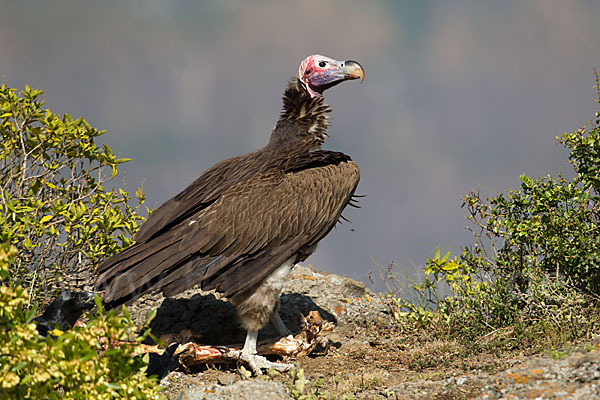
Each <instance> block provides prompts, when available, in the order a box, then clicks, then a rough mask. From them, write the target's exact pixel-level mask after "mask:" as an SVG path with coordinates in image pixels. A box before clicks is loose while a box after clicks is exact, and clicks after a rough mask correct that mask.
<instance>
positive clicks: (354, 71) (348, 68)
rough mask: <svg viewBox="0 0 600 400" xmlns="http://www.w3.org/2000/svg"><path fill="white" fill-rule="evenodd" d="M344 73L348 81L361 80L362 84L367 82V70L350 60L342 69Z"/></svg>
mask: <svg viewBox="0 0 600 400" xmlns="http://www.w3.org/2000/svg"><path fill="white" fill-rule="evenodd" d="M342 72H343V73H344V77H345V78H346V79H358V78H360V83H362V82H363V81H364V80H365V70H364V69H363V67H362V66H361V65H360V64H359V63H357V62H356V61H354V60H348V61H345V62H344V66H343V68H342Z"/></svg>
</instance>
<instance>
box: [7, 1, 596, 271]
mask: <svg viewBox="0 0 600 400" xmlns="http://www.w3.org/2000/svg"><path fill="white" fill-rule="evenodd" d="M599 16H600V2H599V1H596V0H589V1H583V0H581V1H575V0H573V1H568V2H566V1H561V0H512V1H502V2H500V1H492V0H488V1H483V0H471V1H469V0H464V1H444V0H438V1H425V0H421V1H408V0H407V1H368V2H367V1H358V0H357V1H349V0H343V1H342V0H340V1H328V0H318V1H317V0H312V1H304V2H297V1H295V2H291V1H289V2H285V1H278V0H264V1H260V0H256V1H245V2H241V1H240V2H237V1H217V0H214V1H192V0H187V1H175V0H171V1H167V0H153V1H142V0H137V1H117V0H113V1H102V2H99V1H96V2H94V1H81V0H70V1H66V0H64V1H63V0H60V1H43V0H35V1H34V0H23V1H10V0H0V78H1V79H2V80H3V81H4V82H5V83H6V84H7V85H9V86H11V87H17V88H19V89H22V88H24V86H25V84H29V85H30V86H32V87H35V88H37V89H43V90H44V91H45V92H46V99H47V103H46V106H48V107H49V108H51V109H52V110H53V111H54V112H56V113H59V114H62V113H69V114H71V115H72V116H74V117H84V118H86V119H87V120H88V121H89V122H90V123H91V124H92V125H93V126H94V127H96V128H97V129H105V130H107V131H108V132H107V133H106V135H104V136H103V137H102V138H101V141H104V142H105V143H107V144H108V145H110V146H111V147H112V148H113V150H114V151H115V152H119V153H121V154H122V156H124V157H130V158H133V161H131V162H130V163H128V164H125V165H124V166H123V167H122V170H124V171H125V172H126V181H127V183H128V188H129V189H130V191H133V190H134V189H135V187H137V186H138V185H139V184H140V183H141V182H142V180H144V190H145V192H146V193H147V194H148V197H147V200H148V201H147V205H148V206H150V207H151V208H154V207H156V206H158V205H160V204H161V203H162V202H164V201H165V200H167V199H168V198H170V197H171V196H173V195H175V194H176V193H177V192H179V191H180V190H182V189H183V188H185V186H187V184H189V183H190V182H192V181H193V180H194V179H195V178H196V177H197V176H198V175H200V173H201V172H202V171H204V170H205V169H207V168H208V167H210V166H211V165H213V164H214V163H215V162H217V161H219V160H221V159H224V158H227V157H231V156H235V155H239V154H242V153H246V152H249V151H252V150H255V149H258V148H260V147H262V146H263V145H264V144H265V143H266V142H267V140H268V138H269V135H270V131H271V129H272V128H273V126H274V125H275V122H276V120H277V118H278V114H279V111H280V108H281V94H282V92H283V89H284V87H285V84H286V82H287V80H288V78H289V77H290V76H291V75H292V74H294V73H295V72H296V71H297V68H298V64H299V63H300V61H301V60H302V59H303V58H304V57H305V56H307V55H309V54H313V53H320V54H324V55H327V56H330V57H333V58H338V59H354V60H357V61H359V62H360V63H361V64H362V65H363V66H364V68H365V70H366V79H365V82H364V84H363V85H360V84H358V83H357V82H348V83H346V84H343V85H340V86H338V87H335V88H334V89H332V90H331V91H330V92H328V93H326V96H325V98H326V101H327V102H328V103H329V104H330V105H331V106H332V107H333V113H332V126H331V129H330V133H331V136H332V137H331V138H330V139H329V140H328V142H327V143H326V146H325V147H326V148H328V149H332V150H338V151H343V152H345V153H347V154H349V155H351V156H352V158H353V159H354V160H356V161H357V162H358V163H359V165H360V166H361V176H362V178H361V183H360V185H359V188H358V191H357V193H359V194H366V195H367V197H365V198H363V199H361V204H362V208H361V209H359V210H356V209H350V210H348V211H347V212H345V216H346V217H347V218H349V219H350V220H352V221H353V223H352V224H348V223H344V224H343V225H339V226H338V227H337V229H335V230H334V231H332V233H331V234H330V235H329V236H328V237H327V238H326V239H325V240H323V241H322V242H321V244H320V246H319V248H318V249H317V252H316V253H315V254H314V255H313V256H312V257H311V258H310V259H309V260H308V261H307V262H310V263H312V264H313V265H315V266H316V267H317V268H319V269H324V270H328V271H331V272H335V273H341V274H347V275H349V276H352V277H354V278H357V279H362V280H366V277H367V275H368V273H369V271H370V270H374V269H376V268H377V267H376V264H377V263H378V264H381V265H387V264H388V263H390V262H392V261H394V262H396V263H398V264H399V265H401V266H403V267H405V268H406V269H407V270H408V271H412V270H414V267H413V265H417V266H419V265H422V264H423V263H424V261H425V259H426V258H427V256H429V255H431V254H432V253H433V251H434V250H435V248H436V247H441V248H442V249H450V250H452V251H453V252H455V253H458V252H459V251H460V247H461V246H463V245H466V244H470V243H471V236H470V233H469V232H468V231H466V230H465V229H464V227H465V226H466V224H467V223H466V221H465V219H464V210H462V209H461V208H460V205H461V198H462V196H464V195H465V194H466V193H468V192H469V191H470V190H472V189H477V190H480V191H481V193H483V194H486V195H493V194H495V193H497V192H499V191H506V190H507V189H509V188H514V189H516V188H517V187H518V184H519V179H518V178H519V175H520V174H523V173H525V174H528V175H531V176H539V175H547V174H556V173H558V172H560V171H562V172H566V171H569V168H570V167H569V165H568V164H567V163H566V162H565V160H566V158H567V155H568V153H567V152H566V151H565V150H564V149H562V148H561V147H559V146H557V145H556V143H555V137H556V136H557V135H560V134H562V133H563V132H565V131H572V130H574V129H576V128H578V127H580V126H582V125H583V124H584V123H585V122H587V121H588V120H590V119H592V118H593V116H594V112H595V111H596V105H595V104H594V96H595V91H594V89H593V88H592V87H593V85H594V79H593V78H594V75H593V68H594V67H600V41H599V38H600V24H598V22H597V20H598V17H599Z"/></svg>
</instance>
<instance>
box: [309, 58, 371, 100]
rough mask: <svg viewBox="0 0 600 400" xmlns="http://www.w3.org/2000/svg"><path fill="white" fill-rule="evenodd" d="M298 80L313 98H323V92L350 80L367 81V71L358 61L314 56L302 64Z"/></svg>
mask: <svg viewBox="0 0 600 400" xmlns="http://www.w3.org/2000/svg"><path fill="white" fill-rule="evenodd" d="M298 78H299V79H300V80H301V81H302V82H303V83H304V85H305V86H306V89H307V90H308V93H310V95H311V96H312V97H316V96H323V92H324V91H325V90H326V89H329V88H330V87H332V86H335V85H337V84H338V83H340V82H343V81H347V80H349V79H358V78H360V80H361V82H362V81H363V80H364V79H365V71H364V70H363V68H362V67H361V66H360V64H359V63H357V62H356V61H352V60H348V61H337V60H334V59H332V58H329V57H325V56H321V55H319V54H314V55H312V56H308V57H306V58H305V59H304V61H302V63H301V64H300V68H299V69H298Z"/></svg>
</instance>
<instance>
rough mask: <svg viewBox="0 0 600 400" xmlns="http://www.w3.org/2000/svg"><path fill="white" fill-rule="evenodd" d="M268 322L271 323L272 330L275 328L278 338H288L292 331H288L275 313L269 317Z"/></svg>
mask: <svg viewBox="0 0 600 400" xmlns="http://www.w3.org/2000/svg"><path fill="white" fill-rule="evenodd" d="M269 320H270V321H271V325H273V328H275V331H277V334H279V335H280V336H288V335H291V334H292V331H290V330H289V329H288V327H287V326H285V324H284V323H283V320H282V319H281V317H280V316H279V313H278V312H277V311H275V312H274V313H273V315H271V318H270V319H269Z"/></svg>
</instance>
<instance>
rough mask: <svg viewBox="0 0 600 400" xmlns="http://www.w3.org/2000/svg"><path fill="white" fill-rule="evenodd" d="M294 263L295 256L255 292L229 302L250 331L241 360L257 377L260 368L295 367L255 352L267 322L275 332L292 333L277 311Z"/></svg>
mask: <svg viewBox="0 0 600 400" xmlns="http://www.w3.org/2000/svg"><path fill="white" fill-rule="evenodd" d="M294 260H295V258H294V257H292V258H290V259H289V260H287V261H286V262H284V263H283V264H282V265H281V266H279V268H277V269H276V270H275V271H273V272H272V273H271V275H269V276H268V277H267V278H266V279H265V280H264V281H262V282H261V283H260V284H258V285H257V286H256V287H255V288H254V290H253V291H252V292H250V293H248V294H246V295H243V296H242V295H241V296H238V297H233V298H231V299H230V300H231V302H232V303H233V304H234V305H235V307H236V310H237V313H238V316H239V317H240V322H241V324H242V326H243V327H244V328H246V331H247V334H246V342H245V343H244V348H243V349H242V350H241V351H240V353H239V357H240V360H242V361H245V362H246V363H247V364H248V366H249V367H250V368H251V369H252V371H253V372H254V373H255V374H256V375H260V374H262V371H261V369H266V368H273V369H275V370H278V371H287V370H289V369H292V368H294V365H293V364H280V363H274V362H271V361H269V360H267V359H266V358H265V357H263V356H259V355H258V354H257V353H256V340H257V338H258V331H259V330H260V328H262V327H263V326H264V325H265V324H266V323H267V322H268V321H271V323H272V324H273V325H274V326H275V329H276V330H278V331H283V333H284V334H285V335H286V336H287V334H289V330H288V329H287V327H286V326H285V324H284V323H283V321H282V320H281V318H280V317H279V315H277V310H278V309H279V296H281V291H282V290H283V285H284V284H285V281H286V280H287V277H288V275H289V273H290V270H291V268H292V266H293V265H294V263H293V261H294Z"/></svg>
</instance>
